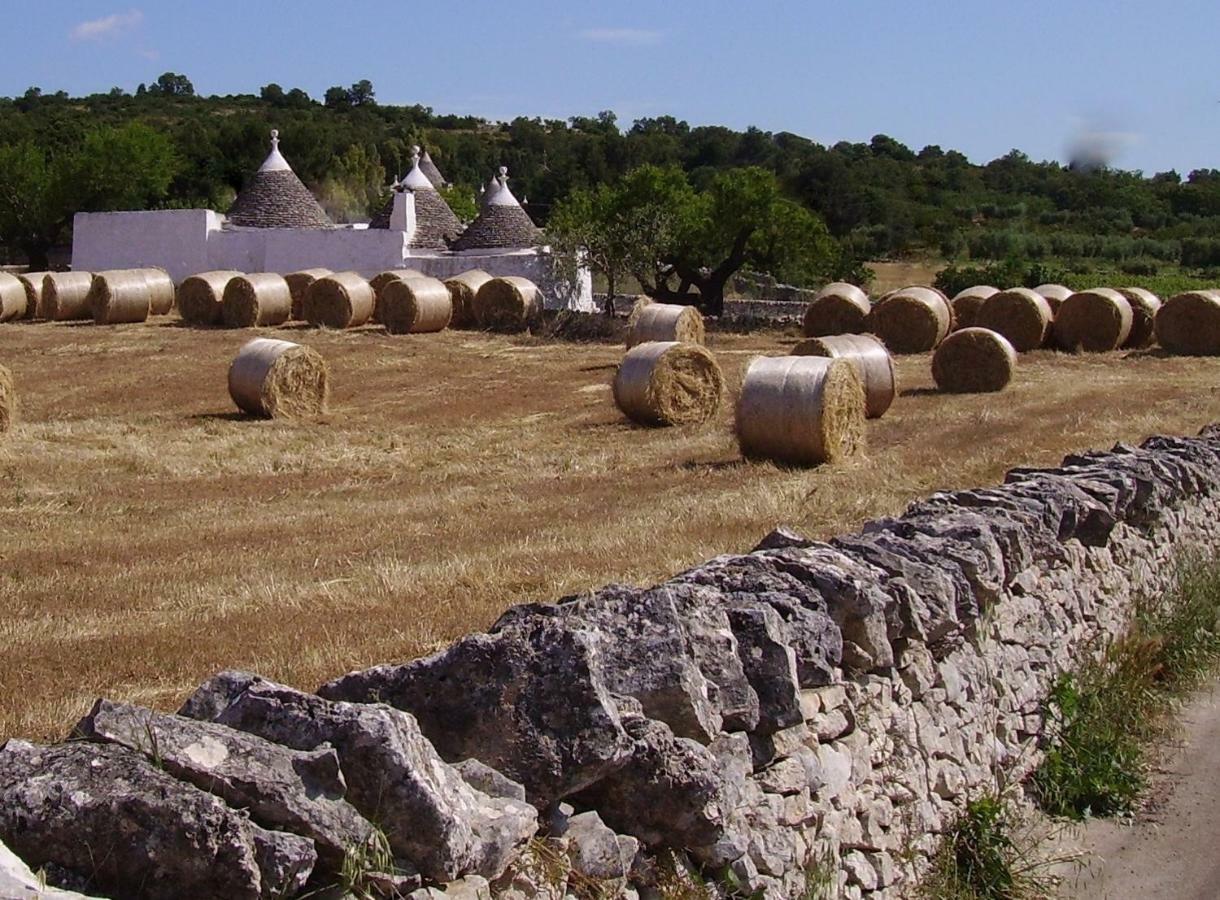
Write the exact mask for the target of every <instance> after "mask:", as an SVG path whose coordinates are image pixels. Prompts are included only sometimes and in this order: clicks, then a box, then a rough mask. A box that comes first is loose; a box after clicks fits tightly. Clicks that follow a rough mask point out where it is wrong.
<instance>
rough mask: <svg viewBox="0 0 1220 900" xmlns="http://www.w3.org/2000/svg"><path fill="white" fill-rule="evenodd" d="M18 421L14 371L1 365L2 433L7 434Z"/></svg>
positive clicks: (0, 416) (0, 420)
mask: <svg viewBox="0 0 1220 900" xmlns="http://www.w3.org/2000/svg"><path fill="white" fill-rule="evenodd" d="M16 422H17V388H16V387H15V386H14V385H13V373H12V372H10V371H9V370H8V369H6V368H4V366H0V435H3V434H7V433H8V432H9V431H11V430H12V428H13V425H14V424H15V423H16Z"/></svg>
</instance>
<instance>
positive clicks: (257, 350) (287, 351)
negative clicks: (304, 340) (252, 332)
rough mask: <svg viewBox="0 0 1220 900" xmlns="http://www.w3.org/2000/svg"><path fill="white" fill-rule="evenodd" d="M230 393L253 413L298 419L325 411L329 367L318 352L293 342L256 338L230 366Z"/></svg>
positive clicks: (238, 403) (328, 390) (246, 410)
mask: <svg viewBox="0 0 1220 900" xmlns="http://www.w3.org/2000/svg"><path fill="white" fill-rule="evenodd" d="M229 396H230V397H232V398H233V402H234V403H236V404H237V407H238V409H241V410H243V411H245V412H248V413H249V414H250V415H252V416H266V417H267V418H272V419H296V418H304V417H309V416H317V415H321V414H322V413H324V412H326V404H327V401H328V400H329V399H330V367H329V366H327V365H326V360H324V359H323V358H322V355H321V354H320V353H318V351H316V350H313V349H311V348H309V347H303V346H301V345H300V344H294V343H292V342H291V341H280V340H276V339H274V338H255V339H254V340H252V341H250V342H249V343H247V344H245V345H244V346H243V347H242V348H241V350H240V351H238V353H237V356H236V358H234V360H233V364H232V365H230V366H229Z"/></svg>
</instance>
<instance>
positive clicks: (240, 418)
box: [187, 410, 262, 422]
mask: <svg viewBox="0 0 1220 900" xmlns="http://www.w3.org/2000/svg"><path fill="white" fill-rule="evenodd" d="M187 419H188V420H190V421H192V422H258V421H262V420H261V419H260V417H259V416H252V415H250V414H249V413H244V412H240V411H238V410H234V411H232V412H212V413H195V414H194V415H193V416H187Z"/></svg>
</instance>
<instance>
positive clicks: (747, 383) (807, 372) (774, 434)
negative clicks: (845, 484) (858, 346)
mask: <svg viewBox="0 0 1220 900" xmlns="http://www.w3.org/2000/svg"><path fill="white" fill-rule="evenodd" d="M736 428H737V443H738V445H739V446H740V447H741V452H742V455H743V456H746V457H748V458H751V459H770V460H774V461H776V462H781V463H793V464H796V465H817V464H819V463H824V462H835V461H836V460H840V459H845V458H847V457H849V456H854V455H855V454H856V453H858V452H859V451H860V450H862V449H863V447H864V386H863V385H862V384H861V383H860V376H859V375H857V374H856V367H855V366H854V365H852V363H850V362H849V361H847V360H846V359H832V358H827V357H819V356H758V357H755V358H754V359H752V360H751V361H750V363H749V365H747V366H746V373H745V378H744V379H743V381H742V383H741V395H740V397H738V400H737V417H736Z"/></svg>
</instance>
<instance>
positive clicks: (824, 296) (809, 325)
mask: <svg viewBox="0 0 1220 900" xmlns="http://www.w3.org/2000/svg"><path fill="white" fill-rule="evenodd" d="M870 309H872V305H871V304H870V303H869V302H868V294H866V293H864V291H863V290H861V289H860V288H858V287H856V286H855V285H854V284H847V283H846V282H843V281H835V282H833V283H831V284H828V285H826V286H825V287H824V288H822V289H821V290H820V291H818V292H817V294H815V295H814V297H813V301H812V302H811V303H810V304H809V307H808V309H806V310H805V317H804V319H803V320H802V323H801V333H802V334H804V335H805V337H825V336H828V335H835V334H859V333H860V332H862V331H863V330H864V320H865V319H866V318H868V313H869V310H870Z"/></svg>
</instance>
